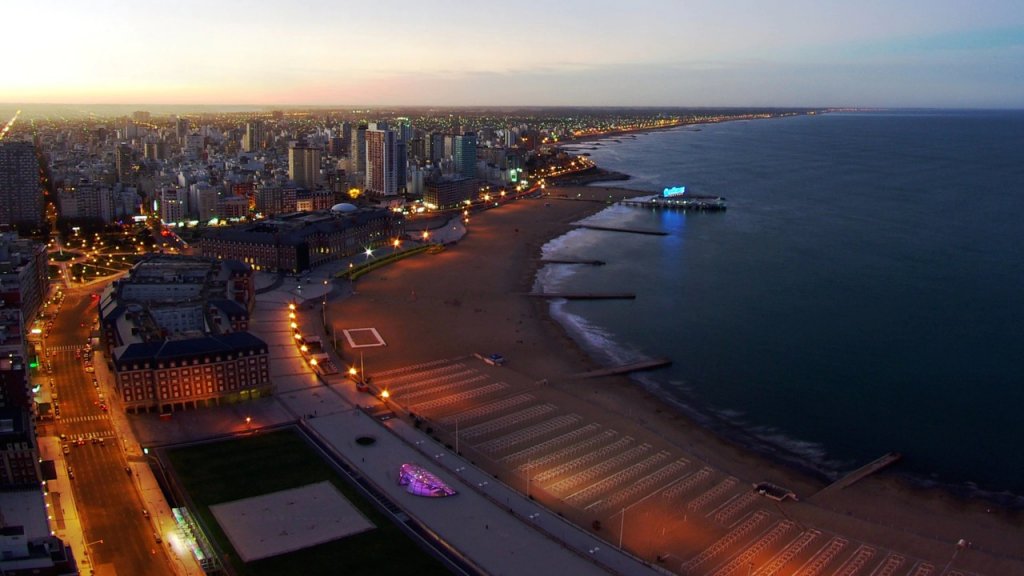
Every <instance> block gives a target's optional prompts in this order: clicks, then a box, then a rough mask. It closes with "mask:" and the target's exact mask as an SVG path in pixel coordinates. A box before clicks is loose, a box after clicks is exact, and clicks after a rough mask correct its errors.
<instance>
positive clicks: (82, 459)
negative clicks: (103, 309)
mask: <svg viewBox="0 0 1024 576" xmlns="http://www.w3.org/2000/svg"><path fill="white" fill-rule="evenodd" d="M96 306H97V301H96V300H95V299H93V298H92V297H91V292H81V293H79V294H76V293H74V292H70V293H68V294H67V296H66V298H65V300H64V304H63V309H62V311H61V312H60V313H59V314H58V315H57V318H56V319H54V321H53V322H54V324H53V327H52V328H51V329H50V330H49V331H48V332H49V337H48V339H47V342H46V348H47V350H46V358H45V360H44V361H43V365H42V366H40V368H42V369H48V370H52V373H50V374H48V378H52V381H51V383H50V386H51V392H53V393H55V394H54V397H55V399H56V400H55V404H56V405H57V406H59V409H60V416H59V417H57V418H55V420H54V423H53V425H52V427H51V430H50V432H51V433H52V434H54V435H58V436H59V435H63V436H64V440H63V441H62V444H63V445H66V446H68V453H67V454H65V455H64V456H63V459H64V462H63V465H64V466H66V467H68V471H69V477H70V478H71V484H72V489H73V490H74V494H75V501H76V502H77V506H78V513H79V516H80V518H81V522H82V528H83V532H84V536H83V537H84V538H85V542H83V543H82V544H84V547H85V548H86V549H87V550H88V551H89V555H90V558H89V560H90V563H91V566H93V568H94V570H95V573H96V574H106V573H116V574H138V575H155V576H156V575H159V576H164V575H168V576H169V575H172V574H174V572H173V570H172V569H171V567H170V566H169V565H168V563H167V559H166V555H165V554H163V552H162V550H161V544H159V543H157V542H156V533H155V532H154V530H153V528H152V526H153V524H152V523H151V518H149V517H147V515H146V513H144V512H143V505H142V504H141V500H140V497H139V493H138V490H137V489H136V486H135V483H134V482H135V479H134V474H132V475H129V474H128V473H127V472H126V466H127V462H126V461H125V457H124V454H123V452H122V450H121V440H120V439H118V438H117V437H116V436H115V432H114V427H113V425H112V424H111V421H110V417H109V414H108V412H106V411H105V410H103V409H102V408H101V404H102V403H103V401H101V399H100V394H101V389H100V388H99V387H98V386H96V385H94V384H93V374H92V373H90V372H87V371H86V369H87V367H86V361H87V360H86V358H87V356H88V355H87V353H86V352H85V351H84V350H83V349H84V348H85V344H86V338H87V336H88V332H89V331H90V330H91V326H92V323H93V322H94V321H95V318H96ZM83 322H84V323H85V326H84V327H83V326H82V325H81V324H82V323H83ZM79 355H81V356H79ZM47 362H49V367H48V368H47ZM100 439H102V442H101V440H100ZM58 465H60V463H58ZM79 560H80V562H81V560H82V559H79ZM82 564H83V565H85V563H84V562H82Z"/></svg>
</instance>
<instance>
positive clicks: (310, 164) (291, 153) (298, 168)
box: [288, 143, 321, 190]
mask: <svg viewBox="0 0 1024 576" xmlns="http://www.w3.org/2000/svg"><path fill="white" fill-rule="evenodd" d="M320 154H321V152H320V149H319V148H314V147H312V146H308V145H306V144H303V143H296V144H294V145H293V146H291V147H290V148H288V179H289V180H292V181H294V182H295V185H296V186H298V187H300V188H306V189H307V190H313V189H314V188H316V186H317V184H319V183H320Z"/></svg>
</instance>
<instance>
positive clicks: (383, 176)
mask: <svg viewBox="0 0 1024 576" xmlns="http://www.w3.org/2000/svg"><path fill="white" fill-rule="evenodd" d="M395 144H396V142H395V133H394V132H392V131H390V130H367V131H366V186H365V190H366V194H367V195H368V196H370V197H371V198H381V197H384V196H394V195H396V194H397V193H398V165H397V162H398V157H397V150H396V146H395Z"/></svg>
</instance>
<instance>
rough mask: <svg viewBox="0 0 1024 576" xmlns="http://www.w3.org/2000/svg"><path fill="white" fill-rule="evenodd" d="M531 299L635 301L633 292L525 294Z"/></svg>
mask: <svg viewBox="0 0 1024 576" xmlns="http://www.w3.org/2000/svg"><path fill="white" fill-rule="evenodd" d="M526 295H527V296H531V297H533V298H565V299H566V300H636V294H635V293H633V292H527V294H526Z"/></svg>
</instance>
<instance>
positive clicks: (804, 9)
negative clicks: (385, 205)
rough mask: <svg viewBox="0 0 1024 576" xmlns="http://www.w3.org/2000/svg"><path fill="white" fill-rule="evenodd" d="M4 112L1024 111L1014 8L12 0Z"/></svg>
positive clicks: (1004, 4)
mask: <svg viewBox="0 0 1024 576" xmlns="http://www.w3.org/2000/svg"><path fill="white" fill-rule="evenodd" d="M0 23H2V25H3V30H4V46H6V50H5V56H6V57H5V58H4V60H3V62H2V66H3V68H2V69H3V72H2V74H3V80H2V81H0V102H7V103H12V102H17V103H21V102H24V103H113V104H122V103H123V104H128V103H139V104H254V105H289V104H294V105H304V104H308V105H333V104H345V105H359V104H365V105H403V104H410V105H416V104H423V105H623V106H634V105H635V106H927V107H982V108H992V107H1002V108H1022V107H1024V2H1021V1H1020V0H1006V1H1003V0H979V1H977V2H973V3H968V2H966V1H964V0H930V1H927V2H925V1H904V0H885V1H879V0H860V1H857V2H848V1H847V2H830V1H809V0H808V1H803V0H800V1H794V0H779V1H776V2H771V1H763V0H756V1H754V0H735V1H731V2H730V1H716V0H693V1H687V0H630V1H622V0H616V1H611V0H608V1H606V0H590V1H587V2H582V1H576V0H555V1H552V0H547V1H543V2H541V1H534V0H522V1H518V2H514V1H512V2H509V1H505V2H490V1H475V2H472V1H468V0H426V1H420V2H411V1H399V0H373V1H368V2H354V1H352V0H344V1H341V0H338V1H329V0H298V1H290V2H283V1H281V0H275V1H273V2H270V1H264V0H248V1H244V2H243V1H235V0H231V1H219V0H206V1H194V0H184V1H174V0H168V1H166V2H138V1H134V0H133V1H122V0H100V1H92V0H89V1H83V0H55V1H45V2H44V1H39V0H35V1H28V2H10V3H6V4H5V6H4V9H3V11H2V13H0Z"/></svg>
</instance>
